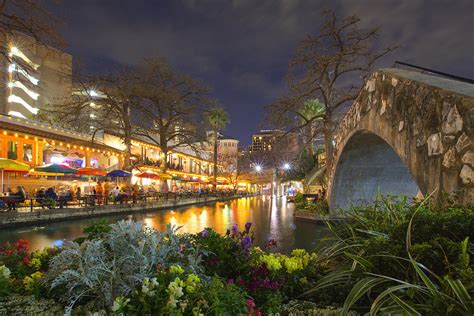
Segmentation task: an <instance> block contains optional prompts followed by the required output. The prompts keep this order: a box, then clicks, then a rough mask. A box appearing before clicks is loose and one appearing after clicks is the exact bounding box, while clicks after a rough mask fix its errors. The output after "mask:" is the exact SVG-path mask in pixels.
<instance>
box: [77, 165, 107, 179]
mask: <svg viewBox="0 0 474 316" xmlns="http://www.w3.org/2000/svg"><path fill="white" fill-rule="evenodd" d="M77 174H80V175H84V176H102V177H103V176H105V175H106V174H107V172H106V171H104V170H102V169H98V168H90V167H86V168H79V169H77Z"/></svg>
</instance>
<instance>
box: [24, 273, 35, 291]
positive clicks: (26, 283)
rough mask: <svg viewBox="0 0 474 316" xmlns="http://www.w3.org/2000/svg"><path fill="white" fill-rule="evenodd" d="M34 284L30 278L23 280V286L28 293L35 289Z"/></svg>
mask: <svg viewBox="0 0 474 316" xmlns="http://www.w3.org/2000/svg"><path fill="white" fill-rule="evenodd" d="M34 283H35V281H34V280H33V279H32V278H30V277H29V276H26V277H25V278H24V279H23V286H24V287H25V289H26V290H27V291H30V290H31V289H32V288H33V284H34Z"/></svg>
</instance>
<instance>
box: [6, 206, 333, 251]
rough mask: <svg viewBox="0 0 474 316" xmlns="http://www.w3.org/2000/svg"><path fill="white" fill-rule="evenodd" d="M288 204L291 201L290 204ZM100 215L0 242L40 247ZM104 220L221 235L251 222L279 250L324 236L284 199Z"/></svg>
mask: <svg viewBox="0 0 474 316" xmlns="http://www.w3.org/2000/svg"><path fill="white" fill-rule="evenodd" d="M290 205H292V204H290ZM100 219H101V218H88V219H80V220H74V221H66V222H58V223H50V224H43V226H44V227H41V228H29V227H26V228H25V227H23V228H13V229H2V230H1V231H0V244H1V243H3V242H6V241H10V242H16V241H17V240H18V239H28V240H29V241H30V245H31V250H35V249H42V248H43V247H48V246H51V245H53V244H54V243H57V242H62V241H63V240H73V239H75V238H77V237H80V236H81V235H82V231H83V229H84V228H85V227H87V226H90V225H91V224H93V223H94V222H96V221H98V220H100ZM103 219H105V220H106V221H107V222H108V223H114V222H117V221H119V220H123V219H125V220H134V221H142V222H144V224H145V225H146V226H149V227H153V228H155V229H158V230H164V229H165V227H166V225H167V224H172V225H175V226H183V227H182V228H181V229H180V230H179V232H181V233H198V232H200V231H202V230H203V229H204V228H206V227H211V228H213V229H214V230H215V231H217V232H218V233H221V234H224V233H225V232H226V230H227V229H229V228H231V226H232V225H233V224H237V225H238V226H239V228H240V229H243V228H244V225H245V223H246V222H252V223H253V226H252V231H253V233H254V237H255V243H256V244H257V245H260V246H262V245H264V244H265V242H266V241H267V240H268V239H270V238H274V239H276V240H277V242H278V244H279V247H280V250H281V251H285V250H287V249H290V248H294V247H298V248H306V249H311V248H312V247H313V245H314V244H315V240H317V239H318V238H321V237H324V236H326V235H328V232H327V229H325V227H324V226H321V225H315V224H313V223H308V222H299V221H298V222H295V220H294V217H293V209H292V206H290V207H287V205H286V200H285V199H278V198H273V199H270V198H267V197H253V198H242V199H236V200H232V201H229V202H226V203H224V202H217V203H210V204H206V205H199V206H192V207H187V208H177V209H174V210H157V211H152V212H147V213H141V214H138V213H136V214H133V215H114V216H106V217H103Z"/></svg>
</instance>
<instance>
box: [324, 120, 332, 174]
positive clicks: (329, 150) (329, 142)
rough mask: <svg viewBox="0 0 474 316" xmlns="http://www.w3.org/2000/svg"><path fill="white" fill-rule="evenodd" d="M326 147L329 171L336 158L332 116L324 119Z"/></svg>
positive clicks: (327, 168)
mask: <svg viewBox="0 0 474 316" xmlns="http://www.w3.org/2000/svg"><path fill="white" fill-rule="evenodd" d="M324 149H325V152H326V170H327V172H329V171H330V170H331V168H332V164H333V160H334V145H333V133H332V121H331V116H327V117H326V119H325V121H324Z"/></svg>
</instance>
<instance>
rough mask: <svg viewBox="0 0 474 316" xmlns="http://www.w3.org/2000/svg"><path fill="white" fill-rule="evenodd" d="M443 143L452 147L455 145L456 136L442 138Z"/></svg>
mask: <svg viewBox="0 0 474 316" xmlns="http://www.w3.org/2000/svg"><path fill="white" fill-rule="evenodd" d="M443 143H445V144H447V145H454V144H455V143H456V136H453V135H445V136H443Z"/></svg>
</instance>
